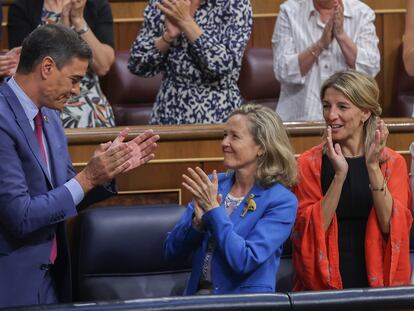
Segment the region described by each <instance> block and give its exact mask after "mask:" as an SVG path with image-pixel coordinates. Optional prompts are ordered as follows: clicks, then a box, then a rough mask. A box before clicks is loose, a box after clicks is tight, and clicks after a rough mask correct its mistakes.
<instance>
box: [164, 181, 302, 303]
mask: <svg viewBox="0 0 414 311" xmlns="http://www.w3.org/2000/svg"><path fill="white" fill-rule="evenodd" d="M218 177H219V193H220V194H222V196H223V202H224V198H225V197H226V196H227V194H228V193H229V192H230V189H231V186H232V185H233V174H228V175H226V174H219V176H218ZM250 194H254V201H255V202H256V210H255V211H249V212H247V213H246V215H245V216H244V217H242V216H241V215H242V212H243V210H244V208H245V207H246V202H245V201H243V202H242V203H241V204H240V205H239V206H238V207H237V209H236V210H235V211H234V212H233V213H232V214H231V215H230V216H228V215H227V212H226V210H225V207H224V206H223V205H220V206H219V207H218V208H215V209H213V210H211V211H209V212H207V213H205V214H204V215H203V222H204V224H205V227H206V232H199V231H197V230H195V229H194V228H193V226H192V216H193V212H194V210H193V206H192V204H191V203H190V204H189V205H188V207H187V210H186V212H185V213H184V215H183V217H182V218H181V220H180V222H179V223H178V224H177V225H176V226H175V228H174V230H173V231H172V232H171V233H169V235H168V237H167V240H166V243H165V254H166V257H167V258H168V259H170V260H177V259H185V258H187V257H188V256H189V255H190V254H193V260H192V272H191V276H190V280H189V282H188V285H187V288H186V291H185V293H186V294H187V295H191V294H194V293H195V292H196V291H197V288H198V284H199V281H200V277H201V273H202V266H203V261H204V257H205V255H206V251H207V246H208V240H209V239H210V238H213V239H214V240H215V241H216V248H215V251H214V253H213V259H212V262H211V274H212V281H213V293H215V294H230V293H255V292H274V291H275V286H276V284H275V283H276V272H277V270H278V268H279V263H280V256H281V254H282V247H283V243H284V241H285V240H286V239H287V238H288V237H289V235H290V232H291V229H292V225H293V223H294V221H295V217H296V210H297V200H296V197H295V196H294V195H293V193H292V192H290V191H289V190H287V189H286V188H285V187H283V186H282V185H280V184H275V185H273V186H272V187H270V188H268V189H264V188H262V187H260V186H259V185H255V186H254V187H253V188H252V189H251V191H250V193H249V194H248V195H247V196H246V198H247V197H249V196H250Z"/></svg>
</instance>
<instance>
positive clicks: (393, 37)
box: [381, 13, 405, 115]
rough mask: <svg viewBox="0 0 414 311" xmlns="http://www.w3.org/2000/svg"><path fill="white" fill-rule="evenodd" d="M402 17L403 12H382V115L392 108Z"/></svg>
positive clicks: (402, 24)
mask: <svg viewBox="0 0 414 311" xmlns="http://www.w3.org/2000/svg"><path fill="white" fill-rule="evenodd" d="M404 17H405V14H402V13H391V14H384V16H383V20H384V22H383V32H382V35H383V36H382V41H383V42H384V51H383V54H382V55H381V56H382V57H383V59H384V62H383V67H382V68H381V69H382V73H383V76H384V88H383V90H384V95H383V108H384V115H390V112H391V109H392V103H391V96H392V85H393V81H394V71H395V63H396V57H397V50H398V47H399V46H400V44H401V39H402V35H403V33H404V23H405V18H404Z"/></svg>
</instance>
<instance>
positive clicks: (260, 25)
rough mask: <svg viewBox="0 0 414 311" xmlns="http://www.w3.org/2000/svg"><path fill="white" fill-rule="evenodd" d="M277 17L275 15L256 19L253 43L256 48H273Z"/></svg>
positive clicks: (252, 37)
mask: <svg viewBox="0 0 414 311" xmlns="http://www.w3.org/2000/svg"><path fill="white" fill-rule="evenodd" d="M275 21H276V19H275V18H274V17H264V18H257V19H255V20H254V24H253V29H252V35H251V39H250V41H251V43H252V47H255V48H271V47H272V34H273V29H274V26H275Z"/></svg>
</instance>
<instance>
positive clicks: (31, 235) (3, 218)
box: [0, 83, 105, 307]
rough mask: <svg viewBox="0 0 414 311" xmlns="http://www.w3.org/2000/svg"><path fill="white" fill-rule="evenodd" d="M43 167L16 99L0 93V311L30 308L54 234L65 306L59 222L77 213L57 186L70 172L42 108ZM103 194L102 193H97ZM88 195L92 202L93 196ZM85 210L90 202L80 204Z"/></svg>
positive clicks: (52, 116)
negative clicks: (45, 152) (45, 144)
mask: <svg viewBox="0 0 414 311" xmlns="http://www.w3.org/2000/svg"><path fill="white" fill-rule="evenodd" d="M42 113H43V116H44V118H45V119H46V120H47V121H45V122H44V126H43V130H44V135H45V137H46V139H47V142H48V146H49V166H50V171H51V176H49V173H48V170H47V164H46V162H45V160H44V158H43V156H42V154H41V150H40V147H39V145H38V143H37V141H36V137H35V134H34V131H33V129H32V127H31V125H30V123H29V120H28V119H27V116H26V114H25V113H24V110H23V108H22V106H21V104H20V103H19V102H18V99H17V97H16V96H15V94H14V93H13V91H12V90H11V89H10V87H9V86H8V85H7V83H3V84H2V86H1V87H0V307H5V306H12V305H18V304H36V303H37V302H38V296H37V295H38V289H39V286H40V284H41V282H42V279H43V276H44V273H45V271H44V270H42V269H41V265H42V264H47V263H48V262H49V255H50V252H51V246H52V238H53V236H54V235H55V233H56V237H57V245H58V257H57V259H56V262H55V267H56V269H55V270H56V271H55V276H56V277H55V278H56V282H57V289H58V294H59V296H60V300H61V301H68V300H70V294H71V291H70V287H71V284H70V269H69V253H68V248H67V241H66V228H65V223H64V220H65V219H67V218H69V217H71V216H74V215H76V213H77V210H76V206H75V204H74V202H73V199H72V196H71V194H70V192H69V190H68V189H67V188H66V187H65V186H63V184H64V183H65V182H66V181H68V180H69V179H71V178H72V177H73V176H74V175H75V172H74V170H73V167H72V164H71V161H70V158H69V153H68V149H67V141H66V137H65V135H64V132H63V129H62V126H61V121H60V119H59V116H58V114H57V113H56V112H55V111H53V110H50V109H47V108H42ZM102 192H103V193H104V192H105V191H102ZM95 195H96V193H93V194H92V196H95ZM84 201H85V205H87V204H90V203H91V202H92V201H93V200H92V199H91V197H86V198H85V200H84Z"/></svg>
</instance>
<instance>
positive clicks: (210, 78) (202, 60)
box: [128, 0, 252, 124]
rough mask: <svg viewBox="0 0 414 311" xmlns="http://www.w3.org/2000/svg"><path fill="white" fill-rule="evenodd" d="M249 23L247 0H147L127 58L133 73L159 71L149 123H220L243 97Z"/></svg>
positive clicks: (248, 1)
mask: <svg viewBox="0 0 414 311" xmlns="http://www.w3.org/2000/svg"><path fill="white" fill-rule="evenodd" d="M251 28H252V11H251V4H250V0H215V1H203V0H164V1H159V0H150V1H149V3H148V6H147V7H146V9H145V13H144V24H143V26H142V28H141V30H140V33H139V35H138V37H137V39H136V40H135V42H134V43H133V45H132V48H131V56H130V59H129V63H128V68H129V70H130V71H131V72H132V73H134V74H137V75H140V76H145V77H150V76H154V75H156V74H158V73H162V75H163V79H162V83H161V87H160V90H159V92H158V95H157V98H156V101H155V103H154V108H153V111H152V117H151V121H150V123H151V124H183V123H192V124H194V123H221V122H224V121H225V120H226V119H227V117H228V115H229V114H230V113H231V111H233V110H234V108H236V107H239V106H240V104H241V102H242V98H241V96H240V91H239V89H238V86H237V81H238V79H239V72H240V67H241V62H242V57H243V53H244V49H245V47H246V44H247V41H248V40H249V37H250V33H251Z"/></svg>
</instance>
